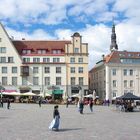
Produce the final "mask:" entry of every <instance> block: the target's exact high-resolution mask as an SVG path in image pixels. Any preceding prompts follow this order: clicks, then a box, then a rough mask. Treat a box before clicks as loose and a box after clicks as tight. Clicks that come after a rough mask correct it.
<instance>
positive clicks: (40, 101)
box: [38, 99, 42, 107]
mask: <svg viewBox="0 0 140 140" xmlns="http://www.w3.org/2000/svg"><path fill="white" fill-rule="evenodd" d="M41 103H42V100H41V99H39V102H38V104H39V107H41Z"/></svg>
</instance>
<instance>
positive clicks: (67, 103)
mask: <svg viewBox="0 0 140 140" xmlns="http://www.w3.org/2000/svg"><path fill="white" fill-rule="evenodd" d="M68 106H69V99H68V98H67V99H66V108H68Z"/></svg>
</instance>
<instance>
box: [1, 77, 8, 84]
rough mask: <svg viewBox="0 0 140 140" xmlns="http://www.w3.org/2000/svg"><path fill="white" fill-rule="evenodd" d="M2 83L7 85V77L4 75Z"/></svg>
mask: <svg viewBox="0 0 140 140" xmlns="http://www.w3.org/2000/svg"><path fill="white" fill-rule="evenodd" d="M2 85H7V77H2Z"/></svg>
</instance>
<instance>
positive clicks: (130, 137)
mask: <svg viewBox="0 0 140 140" xmlns="http://www.w3.org/2000/svg"><path fill="white" fill-rule="evenodd" d="M59 111H60V115H61V124H60V130H59V131H58V132H55V131H50V130H49V129H48V126H49V124H50V122H51V121H52V112H53V105H47V104H45V105H42V107H41V108H40V107H39V106H38V105H37V104H11V109H10V110H8V109H6V107H4V108H0V140H138V139H140V112H131V113H125V112H119V111H116V110H115V107H113V106H111V107H107V106H94V111H93V113H91V112H90V110H89V107H88V106H86V107H85V108H84V114H83V115H81V114H79V112H78V109H77V107H76V106H74V105H70V106H69V107H68V108H66V106H65V105H60V106H59Z"/></svg>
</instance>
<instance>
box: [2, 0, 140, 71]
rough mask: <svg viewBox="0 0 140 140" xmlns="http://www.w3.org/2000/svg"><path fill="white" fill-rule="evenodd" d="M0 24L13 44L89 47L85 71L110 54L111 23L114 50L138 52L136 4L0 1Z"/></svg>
mask: <svg viewBox="0 0 140 140" xmlns="http://www.w3.org/2000/svg"><path fill="white" fill-rule="evenodd" d="M0 3H1V4H0V22H1V23H2V24H3V25H4V27H5V29H6V31H7V33H8V35H9V36H10V37H12V36H13V37H14V39H15V40H21V39H22V38H25V39H26V40H64V39H65V40H71V36H72V35H73V34H74V33H75V32H79V33H80V35H82V41H83V43H88V46H89V70H90V69H91V68H93V67H94V65H95V64H96V62H98V61H99V60H100V59H102V55H103V54H104V55H107V54H109V53H110V38H111V28H112V24H113V22H114V23H115V25H116V35H117V44H118V50H119V51H123V50H127V51H139V52H140V8H139V7H140V0H0Z"/></svg>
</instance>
